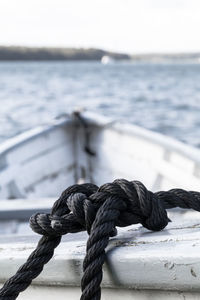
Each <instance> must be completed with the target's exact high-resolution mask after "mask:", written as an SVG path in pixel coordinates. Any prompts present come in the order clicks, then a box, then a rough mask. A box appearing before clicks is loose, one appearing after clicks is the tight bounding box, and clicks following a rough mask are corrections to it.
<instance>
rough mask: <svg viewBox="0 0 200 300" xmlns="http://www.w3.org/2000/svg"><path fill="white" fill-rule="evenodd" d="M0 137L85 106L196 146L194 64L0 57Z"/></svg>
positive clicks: (198, 80)
mask: <svg viewBox="0 0 200 300" xmlns="http://www.w3.org/2000/svg"><path fill="white" fill-rule="evenodd" d="M0 104H1V108H0V142H2V141H3V140H5V139H7V138H8V137H11V136H14V135H16V134H18V133H20V132H22V131H24V130H27V129H29V128H32V127H34V126H36V125H38V124H41V123H45V122H47V121H48V120H50V119H52V118H53V117H55V116H57V115H59V114H62V113H65V112H69V111H71V110H72V109H73V108H74V107H77V106H81V107H86V108H87V109H88V110H91V111H95V112H99V113H101V114H103V115H107V116H111V117H114V118H116V119H120V120H125V121H126V122H130V123H135V124H138V125H141V126H143V127H146V128H148V129H151V130H154V131H159V132H161V133H164V134H167V135H169V136H172V137H175V138H177V139H180V140H182V141H184V142H187V143H189V144H192V145H195V146H197V147H200V137H199V132H200V65H198V64H182V65H181V64H174V65H169V64H139V63H138V64H131V63H129V64H128V63H116V64H110V65H102V64H100V63H97V62H3V63H0Z"/></svg>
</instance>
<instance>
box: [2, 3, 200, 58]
mask: <svg viewBox="0 0 200 300" xmlns="http://www.w3.org/2000/svg"><path fill="white" fill-rule="evenodd" d="M199 31H200V0H0V45H27V46H62V47H63V46H64V47H98V48H103V49H108V50H114V51H123V52H128V53H146V52H180V51H181V52H187V51H200V34H199Z"/></svg>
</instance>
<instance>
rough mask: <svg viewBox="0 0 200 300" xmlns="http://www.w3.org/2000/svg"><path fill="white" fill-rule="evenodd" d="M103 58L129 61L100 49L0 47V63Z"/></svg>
mask: <svg viewBox="0 0 200 300" xmlns="http://www.w3.org/2000/svg"><path fill="white" fill-rule="evenodd" d="M103 56H109V57H111V58H113V59H114V60H130V59H131V56H130V55H128V54H124V53H116V52H110V51H105V50H101V49H93V48H90V49H84V48H79V49H77V48H33V47H15V46H11V47H5V46H0V61H84V60H91V61H101V59H102V57H103Z"/></svg>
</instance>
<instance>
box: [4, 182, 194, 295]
mask: <svg viewBox="0 0 200 300" xmlns="http://www.w3.org/2000/svg"><path fill="white" fill-rule="evenodd" d="M174 207H180V208H185V209H190V208H192V209H194V210H197V211H200V193H199V192H194V191H190V192H188V191H185V190H182V189H172V190H169V191H167V192H163V191H160V192H157V193H152V192H151V191H148V190H147V189H146V187H145V186H144V185H143V184H142V183H141V182H139V181H127V180H125V179H118V180H115V181H114V182H113V183H107V184H104V185H102V186H101V187H100V188H98V187H97V186H96V185H94V184H89V183H88V184H81V185H77V184H76V185H73V186H71V187H69V188H67V189H66V190H65V191H64V192H63V193H62V194H61V196H60V198H59V199H58V200H57V201H56V202H55V203H54V205H53V208H52V211H51V213H50V214H35V215H33V216H32V217H31V218H30V226H31V228H32V229H33V231H35V232H36V233H38V234H40V235H42V238H41V239H40V241H39V243H38V245H37V247H36V249H35V250H34V251H33V252H32V253H31V255H30V256H29V258H28V259H27V261H26V262H25V263H24V264H23V265H22V266H21V267H20V268H19V270H18V271H17V273H16V274H15V275H14V276H12V277H11V278H10V279H8V280H7V281H6V282H5V284H4V286H3V287H2V289H1V290H0V299H2V300H14V299H16V298H17V297H18V295H19V293H20V292H22V291H24V290H25V289H26V288H27V287H28V286H29V285H30V284H31V282H32V280H33V279H34V278H36V277H37V276H38V275H39V274H40V273H41V272H42V270H43V267H44V265H45V264H46V263H47V262H48V261H49V260H50V259H51V258H52V256H53V254H54V249H55V248H56V247H57V246H58V245H59V243H60V241H61V236H62V235H64V234H67V233H75V232H80V231H85V230H87V232H88V234H89V239H88V241H87V247H86V256H85V259H84V262H83V271H84V274H83V277H82V280H81V289H82V296H81V300H100V298H101V288H100V285H101V281H102V277H103V273H102V266H103V264H104V262H105V258H106V253H105V249H106V247H107V245H108V242H109V238H110V237H111V236H114V235H116V234H117V230H116V226H120V227H125V226H129V225H131V224H137V223H141V224H142V225H143V226H144V227H145V228H147V229H149V230H153V231H159V230H162V229H164V228H165V227H166V226H167V224H168V222H170V220H169V218H168V217H167V212H166V209H169V208H174Z"/></svg>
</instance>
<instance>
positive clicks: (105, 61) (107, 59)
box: [101, 55, 114, 65]
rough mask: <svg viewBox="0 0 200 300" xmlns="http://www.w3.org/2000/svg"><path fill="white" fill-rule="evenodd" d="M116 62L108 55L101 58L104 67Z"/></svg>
mask: <svg viewBox="0 0 200 300" xmlns="http://www.w3.org/2000/svg"><path fill="white" fill-rule="evenodd" d="M113 62H114V59H113V58H112V57H110V56H108V55H104V56H102V58H101V63H102V64H103V65H107V64H110V63H113Z"/></svg>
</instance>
